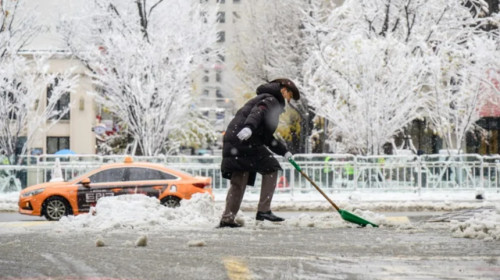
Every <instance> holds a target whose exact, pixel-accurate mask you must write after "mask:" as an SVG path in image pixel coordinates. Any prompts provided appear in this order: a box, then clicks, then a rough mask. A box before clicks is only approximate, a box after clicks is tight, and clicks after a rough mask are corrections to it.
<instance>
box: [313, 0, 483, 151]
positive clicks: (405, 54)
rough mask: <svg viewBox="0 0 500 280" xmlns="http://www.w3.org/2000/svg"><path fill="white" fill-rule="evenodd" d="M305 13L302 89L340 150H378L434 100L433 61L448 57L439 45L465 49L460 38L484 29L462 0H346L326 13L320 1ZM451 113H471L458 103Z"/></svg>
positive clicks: (463, 115) (476, 71)
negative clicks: (326, 122) (307, 43)
mask: <svg viewBox="0 0 500 280" xmlns="http://www.w3.org/2000/svg"><path fill="white" fill-rule="evenodd" d="M469 2H471V3H473V4H474V3H475V2H474V1H469ZM306 12H307V14H308V15H309V17H307V20H306V22H305V27H306V34H308V39H307V40H309V41H311V42H314V44H312V45H310V46H312V49H311V51H310V53H311V56H310V59H309V60H308V62H307V63H306V64H305V68H306V69H307V72H306V81H305V85H306V90H305V92H306V94H307V96H308V99H309V100H310V102H311V105H312V106H314V107H315V108H316V112H317V113H318V115H320V116H323V117H325V118H326V119H328V120H329V121H330V122H331V124H332V133H331V135H330V138H331V139H334V140H336V141H340V142H341V145H340V147H341V148H340V150H339V152H346V151H355V150H356V151H357V152H359V153H363V154H378V153H381V152H382V146H383V145H384V144H385V143H387V142H390V140H391V138H392V137H393V136H395V135H396V134H398V133H400V132H403V131H404V128H405V127H406V126H407V125H408V124H409V123H410V122H411V121H412V120H414V119H416V118H421V117H424V115H423V112H424V108H429V107H426V106H428V105H429V104H433V101H432V99H430V98H431V97H432V96H433V94H432V93H433V92H432V91H433V86H434V85H435V83H433V82H432V81H433V80H432V78H433V75H432V73H433V70H435V69H436V68H433V66H435V65H436V61H443V62H444V60H445V59H452V58H453V55H452V56H449V55H444V54H445V52H443V53H441V51H440V50H439V47H440V45H446V44H445V42H450V41H454V42H455V43H453V46H454V47H457V49H459V50H457V51H465V50H466V47H464V46H463V47H460V45H459V43H460V40H461V42H462V43H464V42H468V41H471V40H473V39H474V38H476V35H477V34H478V33H481V32H484V31H482V30H480V29H479V28H478V27H477V23H478V22H477V21H476V25H471V24H472V22H471V21H466V20H465V19H471V18H472V17H471V13H469V11H468V9H467V8H466V7H465V6H463V5H461V4H460V1H448V0H439V1H425V0H407V1H391V0H375V1H350V0H347V1H345V2H344V3H343V5H341V6H340V7H338V8H335V9H332V10H330V11H329V12H325V11H324V9H323V7H322V6H321V5H319V4H314V5H312V9H311V10H309V11H306ZM473 31H474V32H473ZM488 45H489V46H491V44H488ZM447 51H453V48H451V49H450V48H447ZM467 52H468V53H473V52H474V50H467ZM489 54H490V55H491V54H492V53H491V52H489ZM470 62H472V60H470ZM451 63H456V62H451ZM475 63H478V61H475ZM459 68H460V67H459ZM468 69H469V70H474V72H473V73H467V75H468V77H470V76H478V75H481V73H484V71H483V72H481V70H479V69H472V68H468ZM441 70H442V69H441ZM463 70H464V69H462V68H461V69H460V71H463ZM434 73H435V72H434ZM464 74H465V73H464ZM434 76H435V75H434ZM439 76H440V77H439V79H438V80H434V81H436V83H437V82H441V83H442V84H443V86H444V87H446V88H449V85H450V81H446V80H445V78H444V77H442V75H441V74H439ZM461 83H463V81H462V82H461ZM431 84H432V85H431ZM445 92H447V90H445V91H443V90H441V92H439V93H437V94H438V96H439V95H441V94H444V93H445ZM448 92H454V91H452V90H449V91H448ZM469 93H470V91H469ZM434 96H436V95H434ZM438 98H439V99H440V100H442V99H444V97H441V96H439V97H438ZM462 101H463V102H469V104H467V105H466V104H463V106H472V105H474V104H471V103H470V102H472V101H471V100H468V101H466V100H465V99H463V100H462ZM429 112H430V110H427V113H429ZM455 113H459V114H460V117H461V118H470V117H471V115H470V114H469V115H468V114H466V113H465V112H464V111H462V110H456V111H455ZM443 117H444V118H445V119H446V121H447V122H451V121H452V118H451V117H450V116H443ZM473 121H474V120H472V122H473ZM465 131H467V129H465Z"/></svg>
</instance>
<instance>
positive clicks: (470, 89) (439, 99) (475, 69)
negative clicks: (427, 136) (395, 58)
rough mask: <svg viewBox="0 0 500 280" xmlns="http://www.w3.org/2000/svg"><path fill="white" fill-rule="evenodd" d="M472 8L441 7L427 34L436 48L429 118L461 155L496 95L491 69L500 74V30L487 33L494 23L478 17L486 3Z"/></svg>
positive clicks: (432, 53)
mask: <svg viewBox="0 0 500 280" xmlns="http://www.w3.org/2000/svg"><path fill="white" fill-rule="evenodd" d="M468 3H469V5H468V6H463V5H461V4H460V3H459V2H452V3H448V5H447V6H441V10H440V11H441V13H440V14H439V17H434V18H432V19H429V21H430V22H433V23H434V24H433V26H434V27H433V28H431V29H430V30H428V31H427V32H426V34H428V35H427V37H426V39H427V40H426V42H428V43H429V45H430V46H432V51H428V53H427V56H428V57H429V58H430V63H429V64H428V66H429V67H428V68H429V76H428V81H429V82H428V85H429V94H430V99H429V100H428V103H427V104H426V106H425V108H426V116H427V117H428V118H429V120H430V122H431V124H432V127H433V129H434V131H435V132H436V133H437V134H438V135H439V136H440V137H441V138H443V140H444V142H445V143H446V147H447V148H448V149H456V150H460V149H462V148H463V144H464V142H465V135H466V133H467V132H469V131H471V130H472V129H474V128H475V126H476V125H475V123H476V121H477V120H478V119H479V118H480V114H479V113H480V110H481V108H482V107H483V106H484V104H485V103H486V102H487V101H488V97H489V96H490V94H489V93H490V92H492V91H495V90H496V88H495V86H494V85H493V84H492V83H491V81H490V79H489V76H488V72H489V70H490V69H500V47H499V46H500V45H499V42H500V40H499V36H498V29H497V30H488V29H489V28H486V27H487V26H489V25H490V18H479V17H477V16H474V15H480V14H481V10H482V9H484V8H485V6H482V5H479V4H481V3H482V2H478V3H475V2H471V1H469V2H468ZM471 10H472V12H471ZM476 10H477V11H476ZM499 93H500V92H499ZM499 105H500V104H499Z"/></svg>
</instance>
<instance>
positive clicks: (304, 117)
mask: <svg viewBox="0 0 500 280" xmlns="http://www.w3.org/2000/svg"><path fill="white" fill-rule="evenodd" d="M242 5H243V7H242V16H241V19H240V21H241V22H240V24H239V25H238V27H237V31H236V34H237V35H236V37H235V42H234V44H233V48H231V49H230V50H228V51H229V52H232V53H233V55H234V57H235V58H236V64H235V66H234V67H235V69H236V75H237V77H238V79H239V80H241V81H242V82H243V84H245V85H246V86H247V87H248V89H249V91H250V92H254V91H255V88H256V87H257V86H258V85H260V84H262V83H265V82H268V81H271V80H273V79H276V78H289V79H291V80H293V81H294V82H295V83H296V84H297V86H298V87H299V89H301V84H302V77H303V75H302V64H303V63H304V61H305V60H306V58H307V52H306V46H305V43H306V42H305V41H304V40H303V38H302V29H301V28H302V12H301V9H300V7H302V6H304V5H306V3H305V2H304V1H292V2H290V1H265V0H256V1H245V2H244V3H242ZM291 105H292V104H291ZM292 107H293V108H294V109H295V110H296V112H297V113H298V114H299V115H300V124H301V125H300V128H299V129H292V130H290V129H288V131H289V132H291V133H289V135H288V136H289V138H290V139H288V140H290V141H291V142H292V144H293V146H294V147H290V148H292V149H293V151H294V152H304V146H305V142H306V137H307V135H308V133H309V131H310V129H311V128H310V117H309V108H308V107H309V106H308V103H307V99H306V98H302V99H301V100H300V101H299V102H294V103H293V105H292ZM289 119H297V118H295V117H293V116H291V117H290V118H289ZM286 126H288V127H289V128H292V127H294V126H295V125H294V124H286ZM282 130H283V129H282ZM285 130H286V129H285Z"/></svg>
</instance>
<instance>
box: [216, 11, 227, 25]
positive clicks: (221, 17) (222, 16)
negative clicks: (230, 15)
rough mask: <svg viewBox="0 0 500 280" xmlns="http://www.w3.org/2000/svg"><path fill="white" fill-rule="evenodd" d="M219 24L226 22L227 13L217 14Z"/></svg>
mask: <svg viewBox="0 0 500 280" xmlns="http://www.w3.org/2000/svg"><path fill="white" fill-rule="evenodd" d="M217 22H218V23H224V22H226V13H225V12H218V13H217Z"/></svg>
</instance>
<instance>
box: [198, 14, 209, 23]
mask: <svg viewBox="0 0 500 280" xmlns="http://www.w3.org/2000/svg"><path fill="white" fill-rule="evenodd" d="M200 17H201V20H202V21H203V23H207V22H208V19H207V12H201V13H200Z"/></svg>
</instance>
